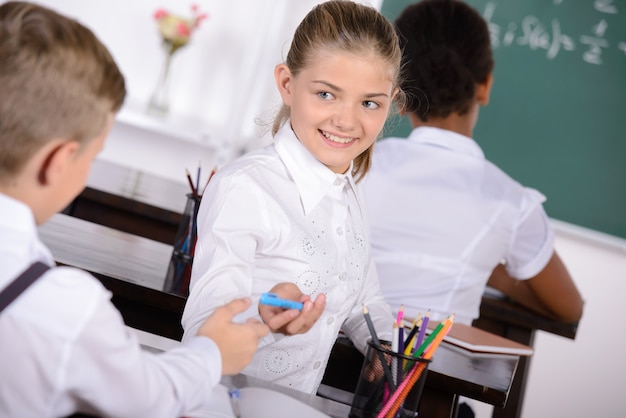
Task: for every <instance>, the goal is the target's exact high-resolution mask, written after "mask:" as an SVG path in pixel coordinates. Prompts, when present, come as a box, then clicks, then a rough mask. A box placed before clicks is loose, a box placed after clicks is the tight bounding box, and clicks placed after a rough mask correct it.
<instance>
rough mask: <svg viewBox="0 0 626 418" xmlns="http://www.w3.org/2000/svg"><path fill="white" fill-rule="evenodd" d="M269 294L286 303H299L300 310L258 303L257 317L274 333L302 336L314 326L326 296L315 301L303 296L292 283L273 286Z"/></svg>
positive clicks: (323, 306) (322, 309)
mask: <svg viewBox="0 0 626 418" xmlns="http://www.w3.org/2000/svg"><path fill="white" fill-rule="evenodd" d="M269 293H272V294H274V295H276V297H278V298H280V299H285V300H287V301H293V302H301V303H302V309H301V310H299V309H285V308H282V307H280V306H273V305H268V304H262V303H259V315H260V316H261V319H263V322H265V324H267V326H268V327H269V328H270V330H271V331H272V332H274V333H280V334H284V335H295V334H304V333H305V332H307V331H308V330H309V329H311V328H312V327H313V325H315V323H316V322H317V320H318V319H319V318H320V316H321V315H322V313H323V312H324V308H325V307H326V295H324V294H319V295H318V296H317V297H316V298H315V300H314V301H313V300H311V297H310V296H309V295H305V294H303V293H302V292H301V291H300V289H299V288H298V286H296V285H295V284H294V283H290V282H283V283H279V284H277V285H275V286H274V287H272V289H270V291H269Z"/></svg>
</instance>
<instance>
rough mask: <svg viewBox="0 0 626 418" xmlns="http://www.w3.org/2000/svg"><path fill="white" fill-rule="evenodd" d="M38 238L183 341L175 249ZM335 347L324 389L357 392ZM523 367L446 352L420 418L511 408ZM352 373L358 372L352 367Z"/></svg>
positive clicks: (49, 234)
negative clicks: (473, 403) (462, 403)
mask: <svg viewBox="0 0 626 418" xmlns="http://www.w3.org/2000/svg"><path fill="white" fill-rule="evenodd" d="M39 232H40V235H41V238H42V240H43V241H44V243H46V245H48V246H49V248H50V249H51V251H52V254H53V255H54V257H55V260H56V261H57V262H58V263H60V264H63V265H69V266H75V267H80V268H82V269H85V270H87V271H89V272H91V273H92V274H93V275H94V276H95V277H97V278H98V279H99V280H100V281H101V282H102V283H103V284H104V285H105V286H106V287H107V288H108V289H110V290H111V291H112V292H113V294H114V296H113V303H114V304H115V305H116V306H117V307H118V309H120V311H121V312H122V315H123V317H124V320H125V321H126V323H127V325H129V326H131V327H134V328H138V329H141V330H144V331H147V332H151V333H155V334H158V335H163V336H166V337H169V338H173V339H178V340H180V338H181V336H182V329H181V326H180V318H181V315H182V310H183V307H184V303H185V300H184V298H182V297H180V296H178V295H175V294H171V293H165V292H163V291H161V289H162V288H163V284H164V277H165V271H166V269H167V262H168V261H169V257H170V253H171V247H169V246H167V245H164V244H162V243H159V242H156V241H153V240H150V239H147V238H144V237H138V236H134V235H131V234H127V233H124V232H121V231H116V230H113V229H111V228H108V227H104V226H102V225H97V224H94V223H91V222H87V221H84V220H81V219H77V218H73V217H70V216H67V215H62V214H61V215H56V216H54V217H53V218H52V219H51V220H50V221H49V222H48V223H46V224H45V225H42V226H41V227H39ZM336 347H338V348H337V351H335V350H333V353H334V354H333V356H335V355H337V354H339V355H338V356H337V357H334V358H336V359H337V361H338V362H339V363H338V364H340V365H341V367H339V366H336V365H333V364H337V363H336V362H334V361H331V365H329V368H328V370H329V371H330V372H329V373H327V375H328V376H327V377H326V383H325V384H326V386H328V387H338V389H347V391H348V392H349V390H350V387H349V386H346V385H345V384H344V383H343V382H342V381H340V380H337V379H340V378H341V376H345V375H346V373H348V374H350V376H352V378H351V379H352V380H353V381H355V379H356V378H357V376H358V374H359V371H360V367H361V362H362V357H359V356H360V354H359V353H358V352H357V351H356V350H354V348H353V347H350V346H349V345H345V348H346V350H343V348H344V347H343V346H341V345H339V344H337V345H336ZM354 353H357V354H356V355H355V354H354ZM342 356H343V357H342ZM518 359H519V357H517V356H502V355H492V356H481V357H476V356H472V355H470V353H469V352H467V351H465V350H460V351H459V350H458V349H454V348H453V347H452V346H448V345H447V344H442V345H441V346H440V348H439V349H438V350H437V356H435V360H434V361H433V362H432V363H431V365H430V367H429V371H428V376H427V379H426V387H425V391H424V396H423V398H422V403H421V404H420V411H422V414H421V416H426V417H429V418H439V417H442V418H443V417H446V418H450V417H454V416H456V406H457V401H458V396H460V395H462V396H467V397H471V398H475V399H478V400H480V401H483V402H487V403H490V404H492V405H495V406H499V407H501V406H504V405H505V403H506V400H507V397H508V393H509V390H510V386H511V383H512V381H513V376H514V374H515V370H516V367H517V364H518ZM348 360H349V361H348ZM348 365H352V366H351V368H346V367H345V366H348ZM337 382H338V383H337ZM340 385H344V386H343V387H342V386H340Z"/></svg>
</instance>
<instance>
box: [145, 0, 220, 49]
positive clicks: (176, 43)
mask: <svg viewBox="0 0 626 418" xmlns="http://www.w3.org/2000/svg"><path fill="white" fill-rule="evenodd" d="M191 10H192V15H191V17H190V18H186V17H182V16H178V15H175V14H171V13H170V12H168V11H167V10H165V9H163V8H159V9H157V10H156V11H155V12H154V15H153V16H154V18H155V19H156V21H157V25H158V29H159V33H160V35H161V39H162V40H163V43H164V45H165V46H166V47H167V48H168V50H169V53H170V54H173V53H174V52H176V51H177V50H179V49H180V48H182V47H184V46H185V45H187V44H188V43H189V41H190V39H191V35H192V33H193V32H194V31H195V30H196V29H198V27H199V25H200V22H202V21H203V20H205V19H207V18H208V16H209V15H208V14H207V13H204V12H202V11H201V10H200V8H199V7H198V5H197V4H195V3H194V4H192V5H191Z"/></svg>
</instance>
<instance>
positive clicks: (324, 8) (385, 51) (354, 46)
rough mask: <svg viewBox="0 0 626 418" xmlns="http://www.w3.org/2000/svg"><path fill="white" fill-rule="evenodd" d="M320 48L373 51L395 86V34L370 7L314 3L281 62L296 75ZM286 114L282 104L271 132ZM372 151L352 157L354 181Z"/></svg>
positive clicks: (366, 165)
mask: <svg viewBox="0 0 626 418" xmlns="http://www.w3.org/2000/svg"><path fill="white" fill-rule="evenodd" d="M320 50H327V51H328V50H330V51H338V52H348V53H350V54H360V53H362V54H363V55H364V56H367V55H371V54H375V55H376V56H378V57H380V58H382V59H383V60H384V61H385V62H387V63H388V64H389V66H390V68H393V69H394V72H393V74H391V75H392V77H393V78H392V82H393V89H394V90H396V89H398V86H399V84H400V62H401V59H402V51H401V50H400V46H399V41H398V37H397V35H396V32H395V30H394V27H393V25H392V24H391V23H390V22H389V21H388V20H387V19H385V17H384V16H383V15H381V14H380V13H379V12H378V11H377V10H376V9H374V8H373V7H370V6H365V5H362V4H358V3H354V2H352V1H342V0H333V1H328V2H325V3H321V4H319V5H317V6H316V7H315V8H313V10H311V11H310V12H309V13H308V14H307V15H306V16H305V17H304V19H303V20H302V22H300V25H298V27H297V28H296V31H295V34H294V36H293V41H292V42H291V46H290V48H289V52H288V53H287V60H286V62H285V64H286V65H287V66H288V67H289V70H290V71H291V73H292V74H293V75H294V76H297V75H298V73H300V72H301V71H302V70H303V69H305V68H307V66H308V65H309V64H310V63H311V60H312V59H313V57H314V55H315V53H316V52H318V51H320ZM398 91H399V89H398ZM399 97H402V96H401V94H400V93H398V94H396V101H397V100H398V98H399ZM290 113H291V110H290V108H289V107H288V106H286V105H283V106H282V108H281V109H280V110H279V111H278V114H277V115H276V118H275V119H274V124H273V126H272V135H275V134H276V132H278V130H279V129H280V127H281V126H282V125H284V123H285V122H286V121H287V120H288V119H289V116H290ZM372 150H373V145H372V146H370V147H369V148H368V149H367V150H365V151H364V152H363V153H362V154H360V155H359V156H358V157H356V158H355V159H354V168H353V172H352V174H353V175H354V177H355V179H356V180H357V181H359V180H360V179H361V178H363V176H364V175H365V174H366V173H367V171H368V170H369V168H370V165H371V154H372Z"/></svg>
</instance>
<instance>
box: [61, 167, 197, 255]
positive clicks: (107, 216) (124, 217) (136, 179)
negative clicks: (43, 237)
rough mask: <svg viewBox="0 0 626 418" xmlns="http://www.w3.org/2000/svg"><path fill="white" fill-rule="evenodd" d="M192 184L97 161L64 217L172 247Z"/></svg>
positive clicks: (182, 179)
mask: <svg viewBox="0 0 626 418" xmlns="http://www.w3.org/2000/svg"><path fill="white" fill-rule="evenodd" d="M189 192H190V187H189V184H187V183H184V177H183V174H181V181H180V182H175V181H172V180H169V179H166V178H163V177H158V176H155V175H152V174H148V173H144V172H142V171H138V170H133V169H130V168H127V167H125V166H122V165H119V164H115V163H111V162H107V161H103V160H94V162H93V164H92V167H91V171H90V173H89V178H88V180H87V186H86V187H85V189H84V190H83V191H82V192H81V193H80V195H78V196H77V197H76V198H75V199H74V201H72V203H71V204H70V205H69V206H68V207H67V208H65V209H64V210H63V213H65V214H67V215H71V216H74V217H77V218H80V219H85V220H88V221H92V222H96V223H99V224H101V225H106V226H110V227H111V228H115V229H119V230H120V231H126V232H130V233H132V234H135V235H140V236H142V237H147V238H150V239H154V240H157V241H160V242H163V243H166V244H173V243H174V239H175V236H176V231H177V229H178V224H179V223H180V220H181V214H182V213H183V210H184V209H185V203H186V201H187V198H186V194H187V193H189Z"/></svg>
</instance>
